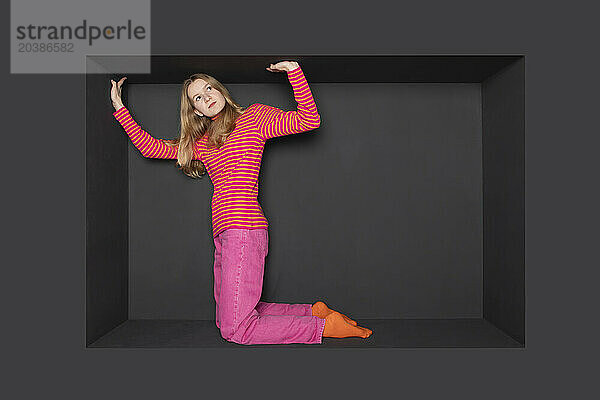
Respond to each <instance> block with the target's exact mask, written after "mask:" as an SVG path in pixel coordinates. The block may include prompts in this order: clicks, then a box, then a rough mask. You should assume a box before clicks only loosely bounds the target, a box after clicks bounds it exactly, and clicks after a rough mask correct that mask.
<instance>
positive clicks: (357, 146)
mask: <svg viewBox="0 0 600 400" xmlns="http://www.w3.org/2000/svg"><path fill="white" fill-rule="evenodd" d="M306 74H307V75H308V76H307V80H308V81H309V84H310V87H311V91H312V93H313V95H314V97H315V101H316V103H317V107H318V108H319V113H320V114H321V116H322V117H321V127H320V128H318V129H317V130H314V131H311V132H304V133H300V134H298V135H292V136H285V137H283V138H274V139H270V140H268V141H267V143H266V145H265V152H264V155H263V159H262V163H261V172H260V176H259V180H260V183H259V197H258V198H259V202H260V203H261V206H262V208H263V210H264V212H265V215H266V217H267V219H268V221H269V255H268V257H267V258H266V265H265V279H264V286H263V299H264V300H266V301H273V302H283V303H314V302H315V301H316V300H317V299H322V300H325V301H326V302H327V303H328V304H330V305H331V306H332V307H337V308H340V309H341V308H343V311H344V312H345V313H347V314H348V315H352V316H353V317H354V318H357V319H359V320H365V319H373V318H375V319H376V318H481V317H482V293H481V291H482V286H483V285H482V271H483V268H482V235H483V232H482V198H481V196H482V190H483V188H482V148H481V147H482V143H481V127H482V115H481V110H482V105H481V85H480V84H477V83H435V84H434V83H425V84H415V83H411V84H398V83H395V84H394V83H362V84H360V83H359V84H356V83H327V84H325V83H323V84H320V83H310V79H311V78H310V71H306ZM282 81H287V79H285V78H284V77H282ZM227 88H228V89H229V91H230V92H231V94H232V96H233V97H234V99H236V101H238V102H240V104H242V105H249V104H251V103H253V102H257V101H258V102H261V103H264V104H269V105H273V106H276V107H280V108H281V109H284V110H293V109H295V108H296V104H295V101H294V98H293V93H292V90H291V88H290V85H289V83H287V82H285V83H282V84H251V85H248V84H228V85H227ZM180 91H181V85H179V84H178V85H165V84H151V85H148V84H130V85H129V86H128V87H127V96H128V100H127V104H128V107H129V108H130V110H131V112H132V115H133V116H134V118H135V119H136V121H137V122H138V123H139V124H140V125H141V126H142V127H143V129H145V130H147V131H148V132H150V134H151V135H156V136H157V137H168V138H172V137H176V136H177V137H178V136H179V134H178V133H177V132H174V131H175V130H176V129H177V127H178V123H179V121H178V118H179V113H178V111H177V110H178V109H179V105H178V101H179V96H180ZM120 131H122V130H120ZM111 133H112V131H111ZM115 133H116V134H119V133H120V132H119V131H115ZM121 133H122V132H121ZM127 147H128V152H129V318H130V319H205V320H212V319H214V313H215V311H214V301H213V286H212V285H213V262H214V257H213V251H214V246H213V243H212V227H211V221H210V198H211V195H212V192H213V186H212V184H211V183H210V181H209V180H208V179H204V178H203V179H202V180H192V179H189V178H188V177H186V176H185V175H184V174H183V173H181V172H180V171H179V170H178V169H177V168H175V165H174V164H175V161H173V160H156V159H146V158H144V157H142V156H141V154H140V152H139V151H138V150H137V149H136V148H135V147H134V146H132V145H128V146H127Z"/></svg>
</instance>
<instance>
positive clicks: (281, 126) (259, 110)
mask: <svg viewBox="0 0 600 400" xmlns="http://www.w3.org/2000/svg"><path fill="white" fill-rule="evenodd" d="M285 63H288V64H285ZM280 65H281V66H280ZM274 67H275V68H273V65H272V68H267V69H268V70H270V71H286V72H287V77H288V80H289V81H290V84H291V85H292V88H293V90H294V99H295V100H296V102H297V103H298V106H297V111H283V110H280V109H279V108H276V107H272V106H268V105H265V104H260V103H256V104H254V119H255V122H256V125H257V126H258V130H259V132H260V134H261V136H262V137H263V138H264V139H265V140H267V139H271V138H274V137H278V136H284V135H291V134H294V133H300V132H306V131H309V130H312V129H315V128H318V127H319V126H320V124H321V117H320V115H319V113H318V111H317V106H316V104H315V100H314V99H313V96H312V93H311V91H310V88H309V86H308V82H306V77H305V76H304V73H303V72H302V69H301V68H300V66H299V65H298V64H297V63H292V62H289V61H283V62H281V63H277V64H275V66H274ZM293 67H295V68H293ZM292 68H293V69H292Z"/></svg>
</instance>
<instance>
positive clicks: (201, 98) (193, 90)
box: [187, 79, 225, 117]
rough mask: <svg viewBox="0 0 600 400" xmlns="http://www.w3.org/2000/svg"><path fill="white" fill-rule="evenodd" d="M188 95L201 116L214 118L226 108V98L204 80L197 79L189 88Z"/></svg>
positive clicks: (195, 110)
mask: <svg viewBox="0 0 600 400" xmlns="http://www.w3.org/2000/svg"><path fill="white" fill-rule="evenodd" d="M187 95H188V98H189V99H190V101H191V102H192V104H193V106H194V112H195V113H196V114H198V115H200V116H202V115H205V116H207V117H214V116H215V115H217V114H218V113H219V112H221V110H222V109H223V107H225V97H223V95H222V94H221V92H219V91H218V90H217V89H215V88H213V87H212V85H211V84H210V83H208V82H206V81H205V80H203V79H196V80H195V81H194V82H192V83H191V84H190V86H188V90H187Z"/></svg>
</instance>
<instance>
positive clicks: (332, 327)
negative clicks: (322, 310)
mask: <svg viewBox="0 0 600 400" xmlns="http://www.w3.org/2000/svg"><path fill="white" fill-rule="evenodd" d="M371 333H373V332H372V331H371V330H370V329H367V328H362V327H360V326H354V325H351V324H349V323H348V322H346V319H345V318H344V317H343V315H342V314H340V313H339V312H337V311H333V312H331V313H330V314H329V315H327V317H325V329H323V337H334V338H345V337H351V336H357V337H361V338H368V337H369V336H371Z"/></svg>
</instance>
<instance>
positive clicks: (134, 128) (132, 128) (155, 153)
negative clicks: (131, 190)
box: [113, 107, 200, 160]
mask: <svg viewBox="0 0 600 400" xmlns="http://www.w3.org/2000/svg"><path fill="white" fill-rule="evenodd" d="M113 116H114V117H115V118H116V119H117V121H119V123H120V124H121V126H122V127H123V129H125V132H126V133H127V136H129V138H130V139H131V142H132V143H133V145H134V146H135V147H136V148H137V149H138V150H139V151H140V153H142V156H144V157H146V158H165V159H177V151H178V149H179V146H178V145H174V146H169V145H167V144H165V142H163V141H162V140H161V139H156V138H154V137H152V136H151V135H150V134H149V133H148V132H146V131H145V130H143V129H142V128H141V127H140V126H139V125H138V124H137V123H136V122H135V121H134V119H133V118H132V117H131V114H129V110H128V109H127V107H121V108H119V109H118V110H117V111H115V112H114V113H113ZM193 160H200V154H199V151H198V149H197V148H196V149H194V158H193Z"/></svg>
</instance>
